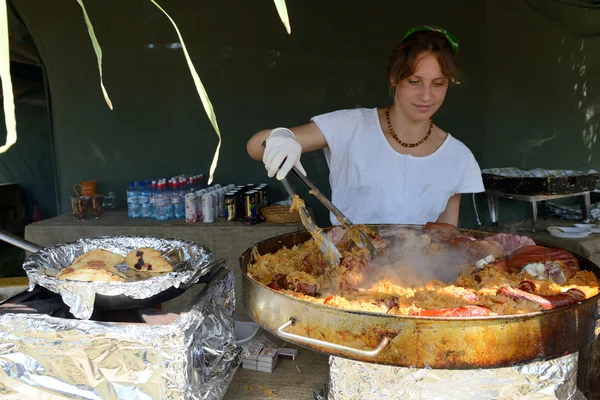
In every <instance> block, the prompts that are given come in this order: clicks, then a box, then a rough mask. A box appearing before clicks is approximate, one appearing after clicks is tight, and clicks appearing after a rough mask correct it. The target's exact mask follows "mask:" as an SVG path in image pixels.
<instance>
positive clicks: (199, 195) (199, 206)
mask: <svg viewBox="0 0 600 400" xmlns="http://www.w3.org/2000/svg"><path fill="white" fill-rule="evenodd" d="M205 193H208V191H207V190H206V189H201V190H198V191H197V192H196V193H195V195H196V221H202V196H203V195H204V194H205Z"/></svg>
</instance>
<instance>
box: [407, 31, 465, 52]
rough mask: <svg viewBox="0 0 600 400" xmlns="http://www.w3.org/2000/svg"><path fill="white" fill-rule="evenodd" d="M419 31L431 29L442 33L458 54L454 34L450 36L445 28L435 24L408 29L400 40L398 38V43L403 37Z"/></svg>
mask: <svg viewBox="0 0 600 400" xmlns="http://www.w3.org/2000/svg"><path fill="white" fill-rule="evenodd" d="M419 31H433V32H439V33H441V34H442V35H444V36H445V37H446V39H447V40H448V43H450V46H451V47H452V50H453V51H454V54H458V39H457V38H455V37H454V36H452V35H451V34H449V33H448V31H446V30H445V29H442V28H438V27H437V26H427V25H426V26H419V27H417V28H412V29H409V30H408V31H407V32H406V33H405V34H404V36H403V37H402V40H400V43H402V42H403V41H404V39H406V38H407V37H409V36H410V35H412V34H413V33H415V32H419Z"/></svg>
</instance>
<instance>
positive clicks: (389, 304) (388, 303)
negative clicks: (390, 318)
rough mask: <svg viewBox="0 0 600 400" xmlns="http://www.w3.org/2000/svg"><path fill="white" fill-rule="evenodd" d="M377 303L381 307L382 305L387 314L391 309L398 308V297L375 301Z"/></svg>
mask: <svg viewBox="0 0 600 400" xmlns="http://www.w3.org/2000/svg"><path fill="white" fill-rule="evenodd" d="M377 302H378V303H379V304H381V305H384V306H385V307H386V308H387V311H386V313H388V312H390V310H391V309H392V308H394V307H397V306H398V297H396V296H390V297H384V298H381V299H377Z"/></svg>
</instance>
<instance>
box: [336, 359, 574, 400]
mask: <svg viewBox="0 0 600 400" xmlns="http://www.w3.org/2000/svg"><path fill="white" fill-rule="evenodd" d="M577 362H578V353H574V354H570V355H567V356H564V357H560V358H557V359H554V360H549V361H539V362H533V363H528V364H523V365H517V366H513V367H504V368H491V369H471V370H458V369H457V370H450V369H428V368H401V367H393V366H388V365H381V364H371V363H366V362H360V361H354V360H348V359H345V358H340V357H333V356H332V357H330V358H329V367H330V368H329V369H330V372H329V377H330V385H329V394H328V399H329V400H341V399H344V400H383V399H386V400H389V399H428V400H429V399H444V400H452V399H457V400H459V399H460V400H469V399H473V400H492V399H494V400H514V399H536V400H542V399H559V400H567V399H574V398H575V397H574V396H575V393H576V389H577Z"/></svg>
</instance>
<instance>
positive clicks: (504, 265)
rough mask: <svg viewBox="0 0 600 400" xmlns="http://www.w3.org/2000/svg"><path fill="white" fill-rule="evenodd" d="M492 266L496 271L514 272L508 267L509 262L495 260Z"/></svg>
mask: <svg viewBox="0 0 600 400" xmlns="http://www.w3.org/2000/svg"><path fill="white" fill-rule="evenodd" d="M491 265H493V266H494V267H495V268H496V269H499V270H500V271H504V272H512V270H511V269H510V267H509V266H508V262H507V261H506V260H504V259H500V260H494V261H493V262H492V263H491Z"/></svg>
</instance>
